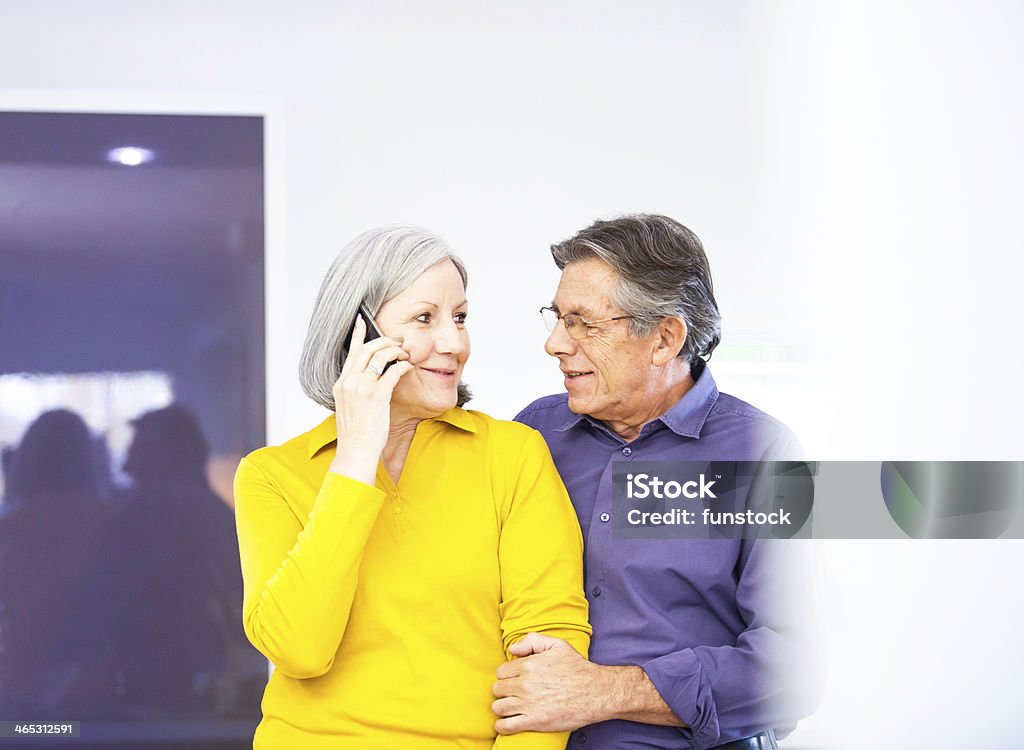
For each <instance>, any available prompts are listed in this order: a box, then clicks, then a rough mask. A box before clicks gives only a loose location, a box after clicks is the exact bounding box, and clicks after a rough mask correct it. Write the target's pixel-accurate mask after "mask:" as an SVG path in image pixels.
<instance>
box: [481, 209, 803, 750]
mask: <svg viewBox="0 0 1024 750" xmlns="http://www.w3.org/2000/svg"><path fill="white" fill-rule="evenodd" d="M551 250H552V255H553V256H554V259H555V263H556V264H557V265H558V267H559V268H560V269H561V271H562V276H561V281H560V282H559V285H558V290H557V292H556V294H555V297H554V300H553V301H552V304H551V306H550V307H546V308H543V309H542V314H543V315H544V319H545V321H546V323H547V325H548V328H549V330H550V331H551V335H550V336H549V337H548V339H547V343H546V345H545V349H546V351H547V353H548V354H550V355H551V356H553V357H555V358H557V359H558V362H559V366H560V368H561V370H562V372H563V374H564V376H565V389H566V391H567V393H564V394H560V395H556V396H548V397H546V398H542V399H540V400H538V401H535V402H534V403H532V404H530V405H529V406H528V407H526V408H525V409H524V410H523V411H522V412H521V413H520V414H519V415H518V417H517V419H518V420H519V421H521V422H524V423H526V424H528V425H530V426H532V427H534V428H536V429H538V430H539V431H540V432H541V433H542V434H543V435H544V437H545V438H546V439H547V442H548V445H549V447H550V449H551V452H552V454H553V455H554V459H555V462H556V464H557V466H558V469H559V472H560V473H561V475H562V478H563V480H564V481H565V484H566V486H567V488H568V490H569V494H570V495H571V497H572V501H573V504H574V505H575V508H576V513H577V515H578V517H579V521H580V526H581V527H582V530H583V536H584V540H585V559H584V573H585V579H586V592H587V598H588V599H589V603H590V619H591V624H592V626H593V628H594V637H593V641H592V643H591V651H590V658H591V659H592V661H587V660H586V659H584V658H583V657H581V656H580V655H579V654H577V653H576V652H575V651H574V650H573V649H572V648H571V647H569V646H568V645H567V644H565V643H564V642H562V641H560V640H558V639H555V638H549V637H546V636H541V635H538V634H531V635H529V636H527V638H526V639H524V640H523V641H522V642H521V643H519V644H517V645H516V646H513V653H514V654H515V655H516V656H518V657H520V658H517V659H514V660H513V661H510V662H508V663H506V664H504V665H502V666H501V667H500V668H499V670H498V681H497V682H496V683H495V686H494V693H495V696H496V697H497V700H495V702H494V706H493V707H494V712H495V714H497V716H498V717H499V719H498V721H497V723H496V726H497V730H498V732H500V733H503V734H511V733H516V732H521V731H527V730H536V731H558V730H563V731H564V730H566V729H570V730H576V731H574V733H573V735H572V737H571V739H570V743H569V747H570V748H575V747H583V746H585V745H586V746H587V747H592V748H594V747H596V748H600V749H601V750H612V749H614V748H622V749H625V748H710V747H725V748H773V747H776V744H775V736H774V732H773V729H786V728H792V726H793V725H794V723H795V719H796V718H799V715H801V714H805V713H807V712H808V711H807V708H808V701H807V700H806V695H804V690H803V687H806V686H802V685H801V676H800V674H799V667H798V664H797V662H799V661H801V660H802V659H805V658H806V654H805V653H804V652H803V651H802V646H801V644H800V642H799V639H797V638H795V637H794V634H796V633H798V632H800V630H801V627H802V623H801V622H800V619H801V616H802V615H801V612H799V611H798V610H799V607H796V606H795V605H794V604H793V602H792V601H791V600H790V599H788V598H787V597H786V596H785V595H784V592H783V590H782V589H783V588H785V587H784V586H783V587H779V586H778V584H779V582H780V580H779V579H780V576H782V575H785V573H784V572H783V571H780V570H779V569H778V568H777V567H776V566H775V564H774V562H769V558H770V556H771V554H772V552H771V549H770V548H771V547H772V545H773V544H774V545H778V544H782V545H786V544H789V542H778V541H768V540H753V539H724V538H716V539H677V538H658V539H650V538H646V539H637V538H622V537H621V535H616V534H613V531H612V527H613V526H614V524H612V523H609V521H611V520H612V515H613V508H612V466H613V464H614V463H616V462H621V461H635V460H641V461H762V460H766V459H776V458H798V455H797V454H798V453H799V446H798V445H797V443H796V441H795V439H794V438H793V436H792V434H791V433H790V432H789V430H788V429H787V428H786V427H785V426H784V425H782V424H781V423H780V422H778V421H776V420H774V419H773V418H772V417H770V416H768V415H767V414H765V413H764V412H762V411H759V410H758V409H756V408H754V407H753V406H750V405H749V404H747V403H745V402H743V401H741V400H739V399H737V398H734V397H732V396H729V395H727V394H724V393H720V392H719V391H718V388H717V387H716V386H715V381H714V379H713V378H712V377H711V372H710V369H709V368H708V366H707V365H706V364H705V358H706V357H707V356H708V355H710V354H711V352H712V351H713V350H714V348H715V346H716V345H717V344H718V342H719V340H720V331H721V319H720V316H719V312H718V306H717V303H716V302H715V298H714V294H713V288H712V283H711V273H710V269H709V266H708V261H707V258H706V257H705V255H704V250H703V247H702V246H701V243H700V240H699V239H698V238H697V236H696V235H694V234H693V233H692V232H691V231H690V230H689V229H687V228H686V227H684V226H682V225H681V224H679V223H678V222H676V221H673V220H672V219H669V218H667V217H664V216H655V215H636V216H626V217H622V218H619V219H614V220H611V221H598V222H596V223H595V224H593V225H592V226H590V227H588V228H586V229H584V230H582V231H581V232H579V233H578V234H577V235H576V236H574V237H572V238H571V239H569V240H566V241H565V242H562V243H560V244H558V245H554V246H553V247H552V249H551ZM808 692H809V691H808Z"/></svg>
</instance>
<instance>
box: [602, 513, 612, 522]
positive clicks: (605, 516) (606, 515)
mask: <svg viewBox="0 0 1024 750" xmlns="http://www.w3.org/2000/svg"><path fill="white" fill-rule="evenodd" d="M611 518H612V517H611V516H610V515H608V514H607V513H602V514H601V521H602V522H603V523H608V521H610V520H611Z"/></svg>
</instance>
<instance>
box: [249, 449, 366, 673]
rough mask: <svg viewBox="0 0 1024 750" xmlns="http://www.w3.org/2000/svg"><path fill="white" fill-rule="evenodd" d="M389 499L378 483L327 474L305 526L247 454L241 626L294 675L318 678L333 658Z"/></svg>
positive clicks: (275, 660)
mask: <svg viewBox="0 0 1024 750" xmlns="http://www.w3.org/2000/svg"><path fill="white" fill-rule="evenodd" d="M383 501H384V493H383V492H382V491H380V490H378V489H376V488H375V487H371V486H369V485H367V484H364V483H363V482H359V481H356V480H354V479H350V478H348V477H345V476H342V475H340V474H336V473H333V472H328V473H327V475H326V476H325V477H324V480H323V484H322V485H321V487H320V491H319V494H318V495H317V497H316V500H315V502H314V504H313V508H312V511H311V512H310V514H309V518H308V520H307V521H306V523H305V525H304V526H303V524H302V523H301V522H300V521H299V519H298V518H297V517H296V516H295V514H294V513H293V512H292V510H291V508H290V507H289V505H288V503H287V502H286V500H285V497H284V496H283V495H282V492H281V490H280V489H279V488H278V487H277V486H276V484H275V483H274V482H272V481H271V480H270V479H269V477H267V475H266V473H265V472H264V471H263V470H262V469H261V468H260V467H259V465H258V464H257V463H256V462H254V461H253V460H252V459H251V458H245V459H242V463H241V464H240V465H239V467H238V471H237V473H236V475H235V518H236V523H237V526H238V546H239V553H240V555H241V561H242V578H243V581H244V597H243V604H242V624H243V627H244V629H245V634H246V636H248V638H249V640H250V641H251V642H252V644H253V645H254V646H255V647H256V648H257V649H258V650H259V651H260V652H261V653H262V654H263V655H264V656H266V657H267V659H269V660H270V661H271V662H272V663H273V664H274V666H275V667H276V668H278V669H280V670H281V671H282V672H283V673H284V674H286V675H288V676H289V677H295V678H307V677H318V676H320V675H323V674H325V673H326V672H327V671H328V670H329V669H330V668H331V665H332V664H333V663H334V656H335V654H336V652H337V650H338V646H339V645H340V643H341V638H342V636H343V635H344V633H345V626H346V624H347V622H348V616H349V611H350V609H351V606H352V600H353V597H354V595H355V590H356V582H357V580H358V577H359V565H360V563H361V561H362V557H363V549H364V547H365V545H366V540H367V538H368V536H369V534H370V530H371V529H372V528H373V524H374V522H375V520H376V518H377V515H378V513H379V511H380V508H381V505H382V504H383Z"/></svg>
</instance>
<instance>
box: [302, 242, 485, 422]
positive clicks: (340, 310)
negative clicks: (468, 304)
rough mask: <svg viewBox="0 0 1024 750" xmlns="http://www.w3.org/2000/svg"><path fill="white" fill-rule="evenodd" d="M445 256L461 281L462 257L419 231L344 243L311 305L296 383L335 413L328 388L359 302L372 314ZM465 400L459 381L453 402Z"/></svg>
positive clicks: (342, 355) (464, 280)
mask: <svg viewBox="0 0 1024 750" xmlns="http://www.w3.org/2000/svg"><path fill="white" fill-rule="evenodd" d="M444 260H450V261H451V262H452V263H453V264H454V265H455V268H457V269H458V271H459V276H461V277H462V283H463V285H466V284H467V281H468V277H467V275H466V267H465V266H464V265H463V263H462V261H461V260H459V258H458V256H456V255H455V253H454V252H452V250H451V248H450V247H448V245H447V244H445V242H444V240H442V239H441V238H440V237H437V236H436V235H433V234H431V233H429V232H427V231H425V230H423V229H419V228H417V227H410V226H390V227H380V228H378V229H371V230H370V231H368V232H364V233H363V234H361V235H359V236H358V237H356V238H355V239H354V240H352V241H351V242H350V243H348V245H346V246H345V247H344V248H343V249H342V251H341V252H340V253H338V257H337V258H335V259H334V262H333V263H332V264H331V267H330V268H329V269H328V271H327V276H325V277H324V281H323V284H321V286H320V294H319V295H317V298H316V304H315V305H314V306H313V315H312V317H311V318H310V321H309V331H308V332H307V333H306V342H305V343H304V344H303V345H302V356H301V357H300V359H299V382H300V383H301V385H302V390H303V391H304V392H305V394H306V395H307V396H309V397H310V398H311V399H313V400H314V401H316V402H317V403H318V404H320V405H321V406H325V407H327V408H328V409H330V410H331V411H334V395H333V393H332V388H333V386H334V383H335V381H337V379H338V376H339V375H340V374H341V365H342V363H343V362H344V361H345V356H346V354H347V352H346V351H345V344H346V339H347V337H348V333H349V331H350V330H351V329H352V323H353V321H355V318H356V312H357V311H358V310H359V303H361V302H364V303H366V307H367V309H369V311H370V313H371V314H372V315H374V316H376V315H377V313H378V312H379V311H380V308H381V307H382V306H383V305H384V303H385V302H387V301H388V300H390V299H391V298H392V297H394V296H395V295H397V294H400V293H401V292H402V291H404V290H405V289H406V288H408V287H409V286H410V285H411V284H412V283H413V282H414V281H416V279H418V278H419V276H420V274H422V273H423V272H424V271H426V270H427V269H429V268H430V267H432V266H434V265H436V264H437V263H440V262H441V261H444ZM469 398H470V396H469V390H468V389H467V388H466V386H465V385H463V384H462V383H460V384H459V398H458V405H459V406H462V405H463V404H464V403H466V401H468V400H469Z"/></svg>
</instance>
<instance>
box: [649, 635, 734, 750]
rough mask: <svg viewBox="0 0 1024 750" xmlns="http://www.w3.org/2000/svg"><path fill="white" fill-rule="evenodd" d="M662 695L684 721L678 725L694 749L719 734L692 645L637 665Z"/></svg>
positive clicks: (711, 698) (708, 690)
mask: <svg viewBox="0 0 1024 750" xmlns="http://www.w3.org/2000/svg"><path fill="white" fill-rule="evenodd" d="M641 667H642V668H643V670H644V672H646V673H647V676H648V677H649V678H650V680H651V683H653V685H654V687H655V689H656V690H657V691H658V692H659V693H660V694H661V697H662V699H663V700H664V701H665V703H666V704H667V705H668V707H669V708H671V709H672V712H673V713H674V714H675V715H676V716H677V717H679V720H680V721H682V722H683V723H684V724H686V726H687V728H685V729H680V730H679V731H681V732H682V733H683V736H685V737H687V738H688V739H689V740H690V742H691V743H692V745H693V747H694V748H695V749H696V750H704V748H708V747H713V746H714V745H715V744H716V743H717V742H718V738H719V736H720V734H721V728H720V727H719V726H718V709H717V708H716V706H715V697H714V695H713V694H712V692H711V683H710V681H709V680H708V677H707V674H705V672H704V669H703V668H702V667H701V664H700V660H699V659H698V658H697V655H696V654H695V653H694V652H693V649H689V648H686V649H683V650H682V651H675V652H673V653H671V654H666V655H665V656H659V657H658V658H657V659H651V660H650V661H648V662H646V663H644V664H642V665H641Z"/></svg>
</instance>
